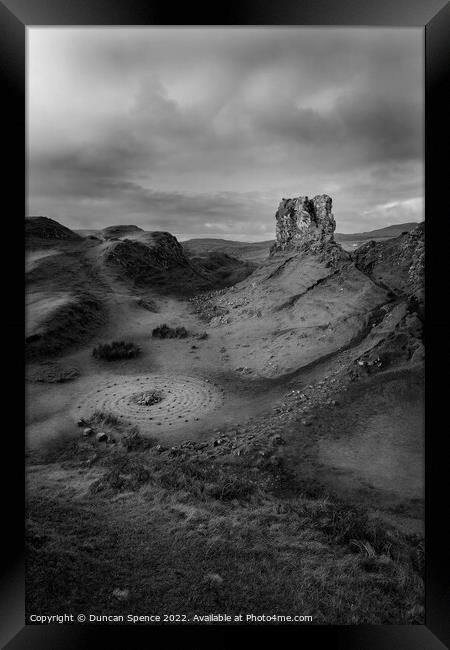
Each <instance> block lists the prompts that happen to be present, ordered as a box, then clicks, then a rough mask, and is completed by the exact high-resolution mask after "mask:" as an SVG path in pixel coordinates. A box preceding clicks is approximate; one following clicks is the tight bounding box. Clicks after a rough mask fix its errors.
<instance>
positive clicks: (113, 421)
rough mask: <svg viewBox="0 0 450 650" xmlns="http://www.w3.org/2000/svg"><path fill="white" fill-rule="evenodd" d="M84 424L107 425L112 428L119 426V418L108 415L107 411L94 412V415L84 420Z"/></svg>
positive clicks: (112, 414) (111, 414)
mask: <svg viewBox="0 0 450 650" xmlns="http://www.w3.org/2000/svg"><path fill="white" fill-rule="evenodd" d="M86 422H87V423H88V424H89V425H90V426H95V425H97V426H98V425H100V424H109V425H110V426H112V427H116V426H118V425H119V424H120V420H119V418H118V417H117V416H116V415H114V413H108V411H94V413H93V414H92V415H91V417H90V418H89V419H88V420H86Z"/></svg>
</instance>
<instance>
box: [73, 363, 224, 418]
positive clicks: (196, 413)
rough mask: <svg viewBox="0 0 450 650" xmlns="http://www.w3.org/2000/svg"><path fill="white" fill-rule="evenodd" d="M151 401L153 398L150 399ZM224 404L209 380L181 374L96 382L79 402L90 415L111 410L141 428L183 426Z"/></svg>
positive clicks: (218, 391) (127, 377)
mask: <svg viewBox="0 0 450 650" xmlns="http://www.w3.org/2000/svg"><path fill="white" fill-rule="evenodd" d="M153 393H156V394H159V395H160V396H161V399H160V400H158V401H156V402H155V403H153V404H145V403H139V402H141V401H142V402H143V401H145V400H140V399H139V397H140V396H143V395H150V394H153ZM150 401H151V400H150ZM221 403H222V394H221V391H220V389H219V388H218V387H217V386H215V385H214V384H213V382H210V381H208V380H206V379H202V378H200V377H189V376H180V375H139V376H135V377H130V376H129V375H126V376H122V377H112V378H110V379H108V380H106V381H103V382H101V383H99V384H97V385H96V386H95V387H94V390H93V392H92V393H91V394H90V395H89V396H87V397H86V398H85V399H84V400H83V402H82V403H80V409H81V410H80V411H79V413H81V414H82V415H83V416H85V417H88V416H89V415H92V413H93V412H94V411H104V412H107V413H111V414H113V415H115V416H116V417H118V418H121V419H123V420H124V421H128V422H132V423H135V424H137V425H138V426H140V427H142V429H144V430H145V429H153V428H154V427H155V428H156V427H170V428H176V427H182V426H186V424H187V423H188V424H189V423H192V422H194V421H196V420H199V419H201V418H202V417H203V416H205V415H206V414H207V413H209V412H211V411H212V410H214V409H215V408H217V407H218V406H220V404H221Z"/></svg>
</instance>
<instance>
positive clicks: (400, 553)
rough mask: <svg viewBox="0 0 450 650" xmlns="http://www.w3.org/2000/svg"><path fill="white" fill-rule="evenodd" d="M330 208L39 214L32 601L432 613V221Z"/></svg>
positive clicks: (94, 606)
mask: <svg viewBox="0 0 450 650" xmlns="http://www.w3.org/2000/svg"><path fill="white" fill-rule="evenodd" d="M331 207H332V206H331V199H330V198H329V197H328V196H326V195H320V196H317V197H314V199H312V200H310V199H308V197H298V198H294V199H283V200H282V201H281V203H280V206H279V208H278V210H277V213H276V219H275V228H276V239H275V240H273V241H271V242H258V243H256V244H249V243H244V242H234V241H233V242H226V241H224V240H199V239H197V240H189V241H187V242H181V243H180V242H179V241H178V240H177V239H176V238H175V237H174V236H173V235H171V234H170V233H166V232H152V231H149V230H143V229H142V228H139V227H137V226H129V225H128V226H122V225H116V226H110V227H107V228H104V229H102V230H89V231H73V230H70V229H68V228H66V227H65V226H63V225H61V224H60V223H58V222H57V221H54V220H52V219H49V218H47V217H30V218H28V219H27V220H26V244H27V257H26V264H27V267H26V279H27V294H26V297H27V332H26V357H27V367H26V379H27V610H28V611H33V612H45V613H46V614H51V613H58V612H60V611H62V610H64V611H74V612H76V611H78V610H80V611H83V610H85V611H90V612H92V613H96V614H99V615H113V614H115V613H121V612H122V611H123V609H124V606H125V605H126V609H127V611H132V612H135V613H137V614H139V613H144V614H148V613H149V612H150V613H151V612H160V613H161V612H172V613H175V614H179V613H181V614H184V615H185V616H186V617H187V618H186V622H189V620H190V619H191V618H192V616H193V615H194V614H202V615H205V614H209V613H214V612H222V613H224V612H226V613H230V614H235V613H246V612H253V613H256V614H263V613H266V614H268V613H276V614H291V615H293V614H309V615H312V616H313V622H315V623H344V624H354V623H397V624H400V623H422V622H423V615H424V614H423V612H424V609H423V597H424V594H423V557H424V545H423V502H424V494H423V489H424V480H423V448H424V431H423V377H424V346H423V340H422V338H423V336H422V334H423V319H424V289H423V269H424V224H423V223H422V224H400V225H399V226H395V227H391V228H390V229H383V231H381V232H380V233H378V236H374V237H372V238H370V234H371V233H360V234H359V235H349V236H348V237H351V238H352V239H347V240H345V241H346V242H347V244H348V245H345V246H341V244H340V243H339V241H337V239H339V237H335V227H336V223H335V219H334V216H333V214H332V211H331ZM342 237H344V239H345V237H346V236H342V235H341V236H340V238H341V242H342V243H345V242H344V240H343V239H342ZM349 242H350V243H349ZM355 243H357V244H358V245H357V246H356V247H355V246H354V244H355ZM346 249H347V250H346Z"/></svg>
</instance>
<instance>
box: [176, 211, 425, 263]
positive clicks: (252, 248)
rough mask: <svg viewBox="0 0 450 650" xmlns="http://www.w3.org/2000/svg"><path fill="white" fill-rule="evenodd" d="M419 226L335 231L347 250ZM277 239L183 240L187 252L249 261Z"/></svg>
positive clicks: (259, 259) (261, 257)
mask: <svg viewBox="0 0 450 650" xmlns="http://www.w3.org/2000/svg"><path fill="white" fill-rule="evenodd" d="M416 226H417V223H416V222H415V221H411V222H408V223H398V224H394V225H392V226H386V228H378V229H377V230H370V231H366V232H356V233H335V235H334V238H335V240H336V241H337V242H339V243H341V244H342V245H343V247H344V248H346V249H347V250H352V249H353V248H356V246H358V245H359V244H360V243H363V242H366V241H368V240H370V239H374V240H376V241H380V240H384V239H390V238H391V237H398V236H399V235H401V234H402V233H404V232H410V231H411V230H413V229H414V228H415V227H416ZM274 241H275V240H273V239H272V240H268V241H261V242H240V241H233V240H230V239H214V238H204V239H188V240H186V241H183V242H181V244H182V246H183V248H184V249H185V251H186V252H188V253H190V254H192V255H205V254H206V253H210V252H218V253H219V252H220V253H225V254H226V255H231V256H232V257H236V258H237V259H241V260H246V261H249V262H262V261H263V260H264V259H266V257H268V255H269V249H270V247H271V246H272V244H273V243H274Z"/></svg>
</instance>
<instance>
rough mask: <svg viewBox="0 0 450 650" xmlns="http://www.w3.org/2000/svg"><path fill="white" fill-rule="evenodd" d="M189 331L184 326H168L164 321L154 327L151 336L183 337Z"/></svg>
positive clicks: (159, 337)
mask: <svg viewBox="0 0 450 650" xmlns="http://www.w3.org/2000/svg"><path fill="white" fill-rule="evenodd" d="M188 335H189V332H188V331H187V329H186V328H185V327H169V325H166V323H164V324H163V325H159V326H158V327H155V329H154V330H153V331H152V336H153V337H155V338H158V339H185V338H186V337H187V336H188Z"/></svg>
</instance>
